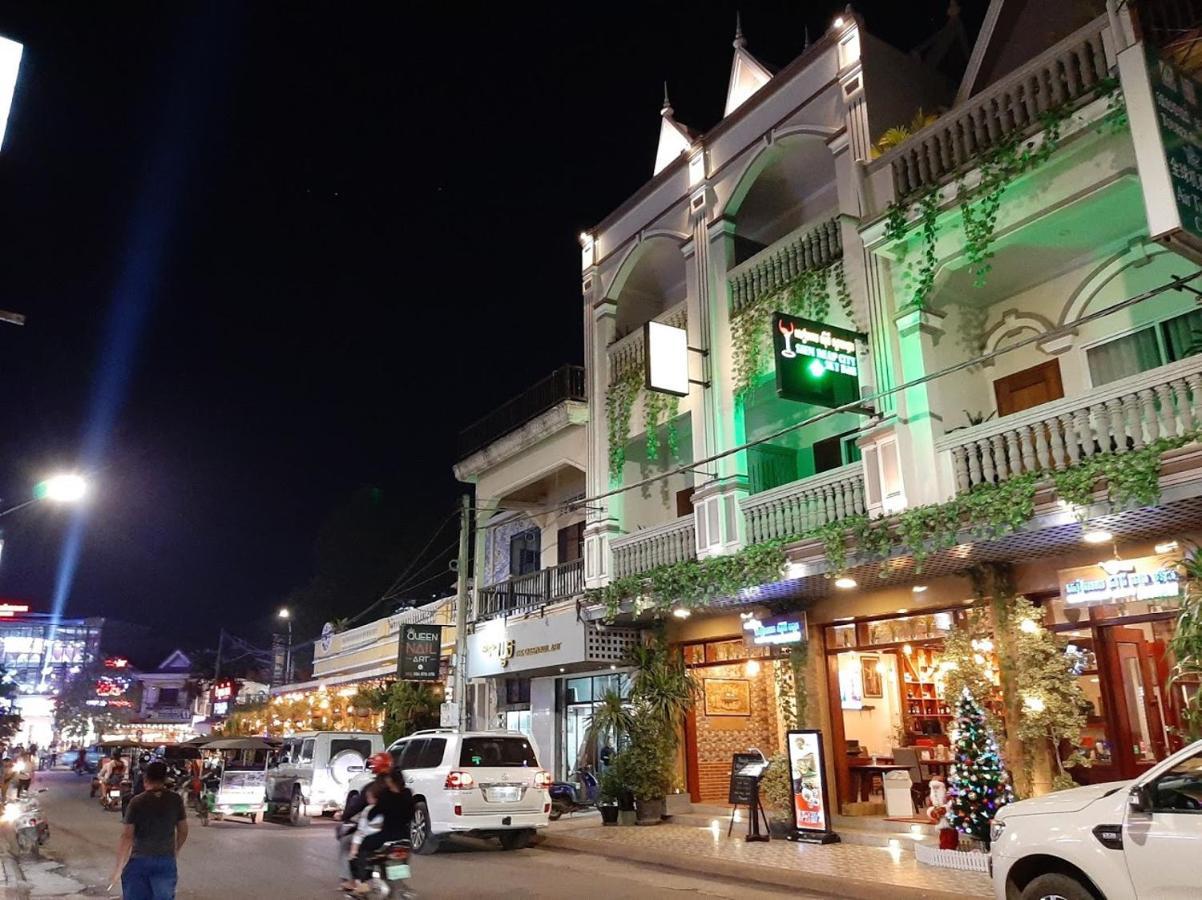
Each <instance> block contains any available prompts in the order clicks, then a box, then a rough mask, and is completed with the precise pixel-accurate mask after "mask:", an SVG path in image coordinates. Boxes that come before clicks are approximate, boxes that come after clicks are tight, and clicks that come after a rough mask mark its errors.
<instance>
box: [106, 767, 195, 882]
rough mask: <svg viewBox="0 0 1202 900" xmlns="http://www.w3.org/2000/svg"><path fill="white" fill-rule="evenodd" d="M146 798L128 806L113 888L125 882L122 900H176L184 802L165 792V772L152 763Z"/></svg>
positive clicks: (146, 778) (184, 829) (147, 775)
mask: <svg viewBox="0 0 1202 900" xmlns="http://www.w3.org/2000/svg"><path fill="white" fill-rule="evenodd" d="M142 780H143V782H144V783H145V785H146V790H145V792H143V793H141V794H139V795H138V796H137V797H135V798H134V799H133V800H131V801H130V803H129V809H128V810H126V812H125V820H124V821H125V827H124V829H123V830H122V832H121V843H120V844H119V845H118V847H117V865H116V867H115V868H114V869H113V877H112V881H111V883H110V884H109V887H110V888H112V887H113V885H114V884H116V882H117V878H118V877H120V878H121V895H122V897H124V900H174V898H175V885H176V881H177V880H178V877H179V873H178V870H177V868H176V865H175V857H176V855H177V854H178V853H179V851H180V850H181V849H182V848H183V846H184V841H186V840H187V839H188V814H187V812H185V810H184V801H183V800H182V799H181V798H180V795H179V794H177V793H176V792H175V791H169V790H167V785H166V781H167V766H166V765H164V764H163V763H161V762H153V763H151V764H150V765H148V766H147V767H146V771H145V772H144V773H143V774H142Z"/></svg>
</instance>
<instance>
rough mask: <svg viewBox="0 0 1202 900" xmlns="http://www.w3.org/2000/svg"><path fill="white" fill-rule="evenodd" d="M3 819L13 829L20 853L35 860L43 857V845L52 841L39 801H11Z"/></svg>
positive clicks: (24, 799) (6, 806) (6, 807)
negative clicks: (28, 855)
mask: <svg viewBox="0 0 1202 900" xmlns="http://www.w3.org/2000/svg"><path fill="white" fill-rule="evenodd" d="M39 793H41V792H40V791H39ZM3 819H4V821H5V822H6V823H8V824H10V825H11V826H12V828H13V832H14V833H15V835H16V838H17V850H18V851H19V852H21V853H28V854H30V855H31V856H33V857H34V859H37V858H38V857H39V856H41V847H42V845H43V844H45V843H46V842H47V841H48V840H50V823H49V822H47V821H46V818H45V817H44V816H43V815H42V810H41V807H40V806H39V805H38V802H37V800H35V799H34V798H33V797H25V798H23V799H21V800H10V801H9V802H8V803H7V804H6V805H5V807H4V816H3Z"/></svg>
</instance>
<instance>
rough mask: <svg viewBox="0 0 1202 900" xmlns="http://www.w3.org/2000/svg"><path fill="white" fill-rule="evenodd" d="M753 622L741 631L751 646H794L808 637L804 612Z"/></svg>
mask: <svg viewBox="0 0 1202 900" xmlns="http://www.w3.org/2000/svg"><path fill="white" fill-rule="evenodd" d="M753 622H754V624H752V627H751V628H748V629H746V630H745V631H744V632H743V636H744V638H745V639H746V640H747V642H749V643H750V644H751V645H752V646H753V647H796V646H797V645H798V644H804V643H805V642H806V641H807V640H808V639H809V636H808V632H807V631H806V614H805V613H804V612H792V613H786V614H785V615H782V616H772V617H771V618H769V619H764V620H763V621H754V620H753Z"/></svg>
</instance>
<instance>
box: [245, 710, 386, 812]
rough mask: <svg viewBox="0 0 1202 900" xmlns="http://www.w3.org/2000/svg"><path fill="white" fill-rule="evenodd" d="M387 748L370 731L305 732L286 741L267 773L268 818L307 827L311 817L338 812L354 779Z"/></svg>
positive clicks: (379, 736) (380, 736) (379, 737)
mask: <svg viewBox="0 0 1202 900" xmlns="http://www.w3.org/2000/svg"><path fill="white" fill-rule="evenodd" d="M383 749H384V737H383V736H382V735H380V734H376V733H372V732H370V731H307V732H302V733H301V734H294V735H293V736H292V737H290V738H287V739H285V741H284V745H283V746H282V747H281V748H280V751H279V762H278V763H276V765H275V766H273V767H272V768H270V769H268V770H267V810H266V813H265V815H266V816H268V817H270V816H275V817H285V816H286V817H287V818H288V821H289V822H291V823H292V824H293V825H308V824H309V817H310V816H314V815H333V814H334V813H336V812H339V811H340V810H341V809H342V800H343V798H344V797H345V796H346V791H347V787H348V786H349V785H350V783H351V779H352V778H353V777H354V776H355V775H358V774H359V773H361V772H363V771H364V768H365V767H366V764H367V760H368V758H369V757H370V756H371V755H372V754H373V753H379V752H380V751H381V750H383Z"/></svg>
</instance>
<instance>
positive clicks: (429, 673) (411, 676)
mask: <svg viewBox="0 0 1202 900" xmlns="http://www.w3.org/2000/svg"><path fill="white" fill-rule="evenodd" d="M398 643H399V645H400V647H399V651H398V653H397V667H396V676H397V678H399V679H400V680H401V681H437V680H438V664H439V659H440V658H441V656H442V626H441V625H402V626H401V636H400V641H399V642H398Z"/></svg>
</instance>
